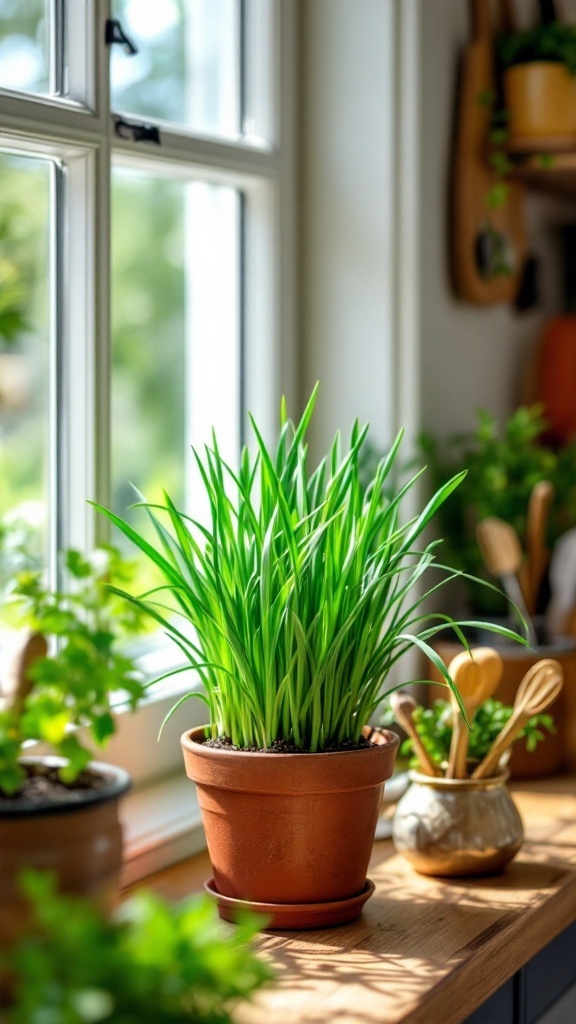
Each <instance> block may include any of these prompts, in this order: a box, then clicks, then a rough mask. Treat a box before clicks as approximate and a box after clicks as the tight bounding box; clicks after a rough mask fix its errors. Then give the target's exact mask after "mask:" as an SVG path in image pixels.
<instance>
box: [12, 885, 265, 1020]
mask: <svg viewBox="0 0 576 1024" xmlns="http://www.w3.org/2000/svg"><path fill="white" fill-rule="evenodd" d="M22 884H23V887H24V891H25V894H26V896H27V898H28V900H29V902H30V904H31V906H32V910H33V926H32V928H31V930H30V933H29V934H27V935H26V936H25V937H24V938H23V939H22V940H21V941H20V942H19V943H18V944H17V945H16V946H15V948H13V949H10V950H8V951H6V952H5V953H4V954H3V955H0V966H2V967H3V968H4V969H5V970H7V971H8V972H9V973H10V975H11V976H12V977H13V978H14V998H13V1003H12V1005H11V1006H10V1007H9V1008H8V1009H7V1011H6V1016H5V1017H3V1018H2V1019H3V1020H5V1021H6V1024H143V1022H145V1021H153V1022H154V1024H186V1022H190V1021H193V1022H194V1024H229V1022H230V1021H231V1020H232V1019H233V1012H234V1007H235V1006H236V1005H237V1004H238V1002H240V1001H244V1000H246V999H248V998H249V997H250V996H251V994H252V993H253V992H254V991H256V989H258V988H260V987H261V986H262V985H263V984H264V983H265V982H266V981H269V980H270V979H271V978H272V972H271V970H270V968H269V967H268V966H267V965H266V964H265V963H263V962H262V961H261V960H259V959H258V958H257V957H256V956H255V955H254V953H253V952H252V950H251V949H250V947H249V945H248V943H249V942H250V940H251V939H252V938H253V935H254V932H255V931H256V926H257V922H256V919H255V918H254V917H253V916H250V917H248V916H246V917H244V918H243V919H242V920H241V921H240V922H239V925H238V927H237V928H235V929H234V930H229V931H225V930H224V928H223V926H222V924H221V922H220V921H219V919H218V916H217V911H216V908H215V906H214V904H213V903H212V901H211V900H210V899H209V897H207V896H203V895H202V896H194V897H191V898H189V899H188V900H186V901H185V902H183V903H181V904H180V905H177V906H170V905H169V904H167V903H166V902H164V901H163V900H162V899H161V898H160V897H159V896H157V895H155V894H154V893H151V892H146V891H142V892H139V893H137V894H136V895H134V896H132V897H131V898H130V899H129V900H127V901H126V902H125V903H124V904H123V905H122V906H121V907H120V908H119V910H118V911H117V912H116V914H115V916H114V918H113V919H112V920H110V921H107V920H105V919H104V918H103V917H102V916H101V914H100V913H99V912H98V910H97V909H96V908H95V907H94V906H93V905H92V904H91V903H89V902H87V901H83V900H80V899H72V898H69V897H64V896H61V895H58V894H57V893H56V891H55V885H54V881H53V879H52V878H51V877H50V876H49V875H46V874H40V873H34V872H31V871H27V872H26V873H24V875H23V881H22Z"/></svg>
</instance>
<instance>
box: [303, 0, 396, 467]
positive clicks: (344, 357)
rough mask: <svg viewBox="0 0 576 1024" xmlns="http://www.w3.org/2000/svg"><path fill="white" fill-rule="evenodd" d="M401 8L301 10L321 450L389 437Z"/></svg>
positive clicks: (310, 372) (309, 373)
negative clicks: (394, 110) (393, 98)
mask: <svg viewBox="0 0 576 1024" xmlns="http://www.w3.org/2000/svg"><path fill="white" fill-rule="evenodd" d="M393 2H394V0H303V3H302V5H301V27H302V34H301V47H302V51H301V52H302V80H301V89H302V109H301V118H302V120H301V153H302V208H301V224H300V230H301V232H302V265H301V281H300V288H301V294H302V350H301V359H302V396H301V397H302V398H304V397H305V396H307V395H308V394H309V392H310V390H311V388H312V387H313V385H314V383H315V382H316V380H320V381H321V392H320V396H319V401H318V406H317V415H316V417H315V423H314V430H315V433H314V439H315V442H316V447H320V448H321V449H322V450H324V448H325V447H326V445H327V444H328V443H329V441H330V439H331V437H332V436H333V433H334V431H335V429H336V428H337V427H339V428H342V429H344V430H345V431H346V432H348V430H349V427H350V425H351V423H352V421H353V419H354V418H355V417H356V416H359V417H360V418H361V419H362V420H363V421H369V422H370V424H371V428H372V434H373V438H374V441H375V442H377V443H378V444H380V445H382V444H384V443H385V442H386V441H387V440H389V438H390V435H391V430H392V426H391V412H390V408H389V405H388V403H387V401H386V394H387V379H388V372H389V364H390V359H391V346H392V344H393V339H392V336H391V325H390V308H391V304H392V288H393V267H392V236H393V231H392V218H393V191H392V190H393V171H392V165H393V153H392V152H391V148H390V143H389V139H390V131H391V122H390V110H389V104H388V102H387V99H386V98H387V97H389V96H390V92H391V90H392V88H393V45H394V41H393V35H392V30H391V25H392V3H393Z"/></svg>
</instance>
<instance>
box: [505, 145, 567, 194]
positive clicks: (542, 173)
mask: <svg viewBox="0 0 576 1024" xmlns="http://www.w3.org/2000/svg"><path fill="white" fill-rule="evenodd" d="M551 155H552V154H551ZM552 160H553V163H552V165H551V166H550V167H547V166H543V164H542V159H541V157H540V156H539V155H535V154H531V155H530V156H527V157H525V158H523V159H521V160H518V161H515V167H514V176H515V177H516V178H518V179H520V181H522V182H523V183H524V184H525V185H526V187H527V188H531V189H535V190H537V191H539V192H548V193H552V194H554V195H561V196H565V197H567V198H569V199H576V149H575V150H574V151H572V152H564V153H561V152H557V153H554V154H553V155H552Z"/></svg>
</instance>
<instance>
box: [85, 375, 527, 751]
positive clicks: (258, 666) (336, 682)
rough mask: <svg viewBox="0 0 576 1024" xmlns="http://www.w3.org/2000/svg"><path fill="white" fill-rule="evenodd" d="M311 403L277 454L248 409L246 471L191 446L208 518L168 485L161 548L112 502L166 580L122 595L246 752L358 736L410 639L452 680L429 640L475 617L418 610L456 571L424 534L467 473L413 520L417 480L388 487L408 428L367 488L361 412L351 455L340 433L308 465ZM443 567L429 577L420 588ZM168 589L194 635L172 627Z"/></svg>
mask: <svg viewBox="0 0 576 1024" xmlns="http://www.w3.org/2000/svg"><path fill="white" fill-rule="evenodd" d="M315 399H316V391H315V392H314V393H313V395H312V397H311V399H310V401H309V403H308V406H307V408H306V410H305V412H304V415H303V417H302V419H301V421H300V422H299V424H298V425H297V426H295V425H294V424H293V423H292V422H291V421H290V420H289V419H288V418H287V415H286V410H285V407H284V405H283V407H282V415H281V431H280V437H279V441H278V444H277V448H276V451H275V452H273V453H270V452H269V451H268V449H267V447H266V445H265V442H264V440H263V439H262V436H261V434H260V432H259V430H258V428H257V426H256V424H255V423H254V421H253V420H252V426H253V430H254V435H255V438H256V455H255V457H254V458H252V457H251V456H250V454H249V452H248V450H247V449H244V451H243V453H242V457H241V463H240V469H239V472H238V474H236V473H235V472H234V471H233V470H232V468H231V467H230V466H229V465H227V464H226V462H225V461H224V459H223V458H222V456H221V454H220V451H219V449H218V444H217V440H216V438H214V439H213V444H212V447H211V448H208V447H206V449H205V452H204V457H203V458H201V457H200V456H199V455H198V454H197V453H195V454H196V460H197V464H198V468H199V472H200V475H201V479H202V481H203V484H204V488H205V491H206V494H207V496H208V500H209V505H210V513H211V524H210V526H208V527H207V526H204V525H203V524H202V523H200V522H198V521H195V520H194V519H192V518H190V517H188V516H187V515H185V514H184V513H183V512H181V511H178V510H177V509H176V508H175V506H174V504H173V502H172V501H171V500H170V497H169V496H168V495H166V496H165V505H163V506H157V505H151V504H148V503H146V502H143V503H142V504H143V505H144V507H145V508H146V509H147V512H148V515H149V517H150V520H151V521H152V523H153V526H154V528H155V531H156V536H157V546H156V547H154V546H153V545H152V544H150V543H149V542H148V541H147V540H146V539H145V538H144V537H143V536H141V535H140V534H139V533H138V532H137V531H135V530H134V529H133V528H132V527H131V526H130V525H129V524H128V523H126V522H125V521H123V520H122V519H120V518H119V517H118V516H116V515H115V514H113V513H112V512H110V511H107V510H106V509H101V511H103V512H104V514H105V515H106V516H107V517H108V518H109V519H110V520H111V521H112V522H113V523H115V524H116V526H117V527H119V529H120V530H122V532H123V533H124V534H125V535H126V536H127V537H129V538H130V539H131V540H132V541H133V542H134V543H135V544H136V545H137V547H139V548H140V550H141V551H143V552H144V553H145V554H146V555H147V556H148V558H150V559H152V561H153V562H154V563H155V564H156V566H157V567H158V569H159V570H160V572H161V574H162V576H163V577H164V584H163V586H161V587H160V588H158V590H157V591H153V592H149V593H147V594H144V595H142V597H140V598H134V597H133V596H131V595H129V594H125V596H126V597H127V598H128V600H130V601H132V602H133V603H135V604H137V606H138V607H140V608H145V609H146V610H147V611H148V612H149V613H150V615H152V616H153V617H154V618H155V619H156V620H157V621H158V622H160V623H162V625H163V626H164V627H165V629H166V631H167V632H168V633H169V634H170V636H172V637H173V639H174V640H175V642H176V643H177V644H178V645H179V647H180V648H181V650H182V651H183V652H184V654H185V655H186V657H187V659H188V660H189V661H190V663H191V664H192V666H193V667H194V668H195V669H196V670H197V672H198V673H199V675H200V677H201V679H202V681H203V683H204V687H205V693H204V694H203V695H202V699H203V700H205V701H206V703H207V704H208V708H209V712H210V725H211V731H212V735H213V736H222V737H229V738H230V739H231V740H232V742H233V743H234V744H235V745H236V746H238V747H256V748H267V747H270V746H271V745H272V744H273V743H274V742H275V741H276V740H278V739H284V740H289V741H291V742H292V743H293V744H294V745H295V746H296V747H297V748H301V749H306V750H311V751H317V750H322V749H325V748H326V747H327V746H329V745H331V744H338V743H341V742H343V741H345V740H357V739H358V738H359V737H360V735H361V731H362V727H363V726H364V724H365V723H366V722H367V721H368V719H369V718H370V716H371V715H372V713H373V712H374V710H375V709H376V708H377V707H378V706H379V704H380V702H381V700H382V699H383V694H382V693H381V686H382V682H383V681H384V680H385V679H386V677H387V675H388V673H389V671H390V669H391V668H392V666H393V665H394V664H395V663H396V661H397V660H398V659H399V658H400V657H401V656H402V655H403V654H404V653H405V652H406V651H407V650H408V649H409V648H411V647H413V646H416V647H418V648H419V649H420V650H421V651H422V652H423V653H424V654H425V655H427V657H429V658H430V659H431V661H432V662H433V663H434V664H435V665H436V666H437V668H438V670H439V671H440V673H441V675H442V677H443V678H444V680H445V681H446V683H447V684H448V685H449V686H452V681H451V679H450V677H449V675H448V672H447V669H446V667H445V666H444V663H443V662H442V660H441V659H440V658H439V656H438V655H437V654H436V652H435V651H434V650H433V649H432V647H431V646H430V643H429V641H430V640H431V639H432V638H433V637H434V636H435V634H436V633H437V632H438V631H439V630H441V629H444V628H445V627H446V625H447V623H448V624H449V625H450V624H451V625H452V626H453V628H454V629H456V631H457V633H458V635H459V636H460V638H461V639H463V637H462V634H461V630H460V625H470V623H461V624H456V623H454V622H453V620H451V619H449V618H448V617H447V616H445V615H443V614H427V613H426V612H424V611H423V609H422V604H423V602H424V601H425V600H426V598H427V597H429V596H430V595H431V594H433V593H434V592H436V591H437V590H438V589H439V588H441V587H442V585H443V584H444V583H445V582H446V581H447V580H448V579H450V578H451V577H452V576H453V574H452V572H451V571H450V570H448V569H446V567H444V566H442V565H438V564H437V563H436V561H435V549H436V546H437V542H431V543H429V544H427V545H425V546H424V547H423V548H422V549H419V548H418V545H417V542H418V539H419V538H420V537H421V534H422V532H423V530H424V529H425V528H426V527H427V525H428V524H429V522H430V521H431V520H432V518H433V517H434V515H435V513H436V512H437V510H438V509H439V508H440V506H441V505H442V503H443V502H444V501H445V500H446V498H447V497H448V496H449V495H450V494H451V493H452V491H453V490H454V489H455V488H456V487H457V486H458V484H459V483H460V482H461V481H462V479H463V478H464V476H465V473H458V474H457V475H456V476H454V477H453V478H452V479H450V480H449V481H448V482H447V483H445V484H443V485H442V486H441V487H440V488H439V489H438V491H437V492H436V494H435V495H434V496H433V497H432V498H431V499H430V501H429V502H428V504H427V505H426V507H425V508H424V510H423V511H422V512H421V513H420V514H419V515H417V516H415V517H414V518H413V519H411V520H409V521H408V522H402V520H401V504H402V500H403V498H404V497H405V496H406V495H407V494H408V493H409V492H410V490H411V488H412V487H413V486H414V484H415V482H416V480H417V479H418V477H419V475H420V474H419V473H417V474H416V476H414V477H413V478H412V479H411V480H409V481H408V483H406V484H405V485H404V486H403V487H400V488H399V489H398V490H396V491H395V492H394V493H393V495H390V493H389V491H388V490H387V489H386V484H387V481H388V480H389V478H390V477H391V475H392V470H393V468H394V467H395V461H396V457H397V453H398V449H399V446H400V442H401V436H402V435H401V434H399V435H398V437H397V438H396V440H395V442H394V444H393V445H392V447H391V449H390V451H389V453H388V454H387V455H386V457H385V458H383V459H382V460H381V461H380V462H379V464H378V466H377V468H376V470H375V472H374V475H373V477H372V480H371V482H370V484H369V485H368V488H367V489H365V488H364V486H362V484H361V481H360V475H359V460H360V453H361V451H362V446H363V444H364V442H365V438H366V433H367V427H365V428H363V429H361V428H360V426H359V425H358V423H356V424H355V425H354V427H353V429H352V435H351V439H350V447H349V450H348V451H347V453H346V454H343V453H342V448H341V441H340V437H339V435H337V436H336V438H335V440H334V443H333V445H332V448H331V451H330V452H329V454H328V455H327V456H326V458H325V459H323V460H322V462H321V463H320V465H319V466H318V468H317V469H316V470H315V471H314V472H313V473H312V474H311V475H309V474H308V469H307V449H306V443H305V438H306V432H307V428H308V425H309V423H310V419H311V416H312V412H313V409H314V403H315ZM229 492H230V493H229ZM166 522H167V523H168V524H169V526H170V527H171V530H169V529H168V528H167V526H166V525H165V523H166ZM434 568H436V569H437V570H438V575H437V577H435V578H434V582H433V583H430V584H429V585H428V586H426V585H424V586H423V587H421V586H420V584H421V583H422V582H423V578H424V577H425V578H426V579H428V578H429V577H430V574H431V572H432V571H433V569H434ZM438 577H439V578H438ZM120 593H121V592H120ZM166 594H170V595H171V596H172V598H173V600H174V604H175V606H176V609H177V611H178V613H179V615H180V617H181V619H182V620H183V621H184V622H185V623H187V624H188V625H189V626H191V627H192V631H191V632H190V631H186V629H185V628H184V627H183V628H179V626H178V625H177V624H176V621H175V619H174V617H173V616H172V614H171V611H170V609H168V608H167V607H166V606H165V603H164V598H163V596H162V595H166ZM488 628H494V630H495V631H497V632H502V630H500V629H498V628H497V627H488ZM503 632H504V633H505V634H506V635H508V636H510V637H514V638H516V635H515V634H514V633H511V632H510V631H508V630H504V631H503ZM192 695H194V694H190V695H188V696H192ZM182 699H183V700H185V699H187V698H186V697H184V698H182ZM179 703H181V702H179ZM176 706H178V705H176Z"/></svg>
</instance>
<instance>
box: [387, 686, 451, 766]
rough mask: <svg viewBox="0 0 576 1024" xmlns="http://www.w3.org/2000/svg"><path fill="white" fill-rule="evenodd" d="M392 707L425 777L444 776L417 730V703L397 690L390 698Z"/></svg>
mask: <svg viewBox="0 0 576 1024" xmlns="http://www.w3.org/2000/svg"><path fill="white" fill-rule="evenodd" d="M390 707H391V708H392V711H393V712H394V717H395V719H396V721H397V722H398V725H401V726H402V728H403V729H404V730H405V732H407V733H408V735H409V737H410V739H411V740H412V744H413V746H414V753H415V754H416V757H417V758H418V760H419V762H420V768H421V769H422V771H423V773H424V775H442V772H441V771H440V768H438V766H437V765H435V764H434V762H433V760H432V758H431V757H430V754H429V753H428V751H427V750H426V747H425V746H424V744H423V743H422V740H421V739H420V736H419V734H418V731H417V729H416V725H415V723H414V719H413V714H414V711H415V710H416V708H417V707H418V705H417V704H416V701H415V700H414V699H413V698H412V697H411V696H410V694H409V693H405V692H404V691H403V690H397V691H396V693H393V694H392V696H391V697H390Z"/></svg>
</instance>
